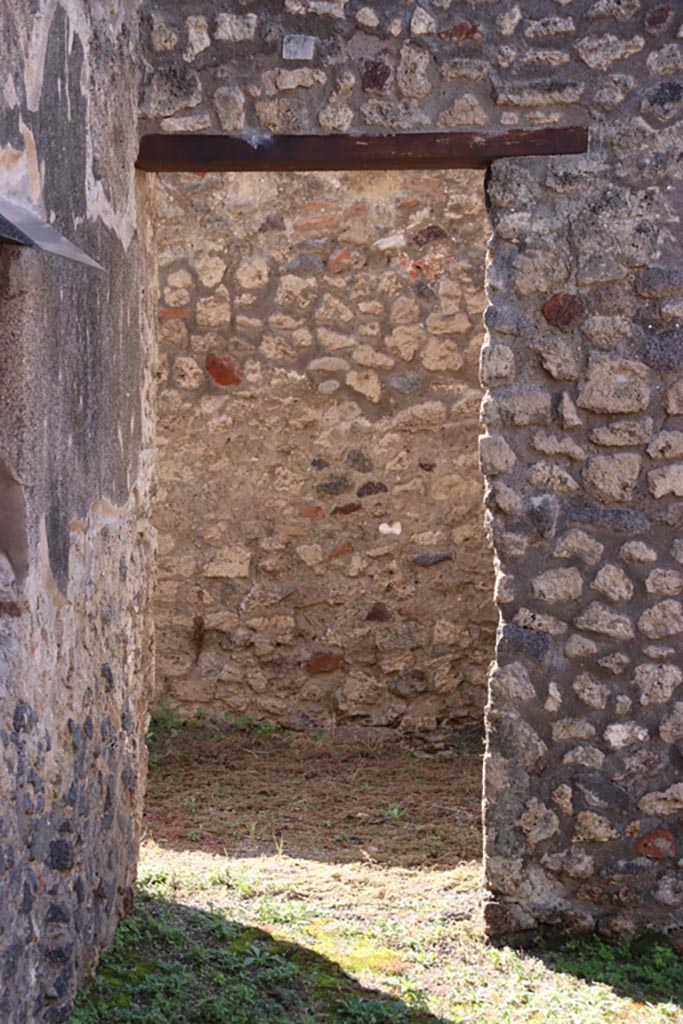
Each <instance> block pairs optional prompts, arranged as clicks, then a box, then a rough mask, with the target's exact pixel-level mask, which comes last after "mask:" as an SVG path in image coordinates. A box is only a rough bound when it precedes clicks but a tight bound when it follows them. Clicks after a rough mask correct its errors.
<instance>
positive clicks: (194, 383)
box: [173, 356, 205, 391]
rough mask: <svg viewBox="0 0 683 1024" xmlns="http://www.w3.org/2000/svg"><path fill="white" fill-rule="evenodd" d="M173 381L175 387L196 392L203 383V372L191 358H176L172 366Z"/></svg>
mask: <svg viewBox="0 0 683 1024" xmlns="http://www.w3.org/2000/svg"><path fill="white" fill-rule="evenodd" d="M173 379H174V382H175V385H176V387H178V388H182V389H183V390H184V391H196V389H197V388H200V387H201V386H202V384H203V383H204V379H205V378H204V370H203V369H202V368H201V366H199V365H198V364H197V363H196V362H195V360H194V359H193V358H192V356H178V358H177V359H176V361H175V363H174V364H173Z"/></svg>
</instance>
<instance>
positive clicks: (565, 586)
mask: <svg viewBox="0 0 683 1024" xmlns="http://www.w3.org/2000/svg"><path fill="white" fill-rule="evenodd" d="M531 590H532V593H533V595H534V597H536V598H538V599H539V600H541V601H547V602H548V603H549V604H556V603H557V602H562V601H575V600H577V599H578V598H579V597H580V596H581V593H582V591H583V577H582V575H581V573H580V572H579V570H578V569H549V570H547V571H546V572H543V573H541V574H540V576H536V578H535V579H534V580H533V581H532V584H531Z"/></svg>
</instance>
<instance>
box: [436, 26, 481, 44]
mask: <svg viewBox="0 0 683 1024" xmlns="http://www.w3.org/2000/svg"><path fill="white" fill-rule="evenodd" d="M439 36H440V37H441V39H448V40H449V41H450V42H452V43H464V42H469V43H480V42H481V41H482V39H483V38H484V33H483V32H482V30H481V26H479V25H476V24H473V23H472V22H470V21H459V22H458V23H457V24H456V25H453V26H451V28H447V29H444V31H443V32H439Z"/></svg>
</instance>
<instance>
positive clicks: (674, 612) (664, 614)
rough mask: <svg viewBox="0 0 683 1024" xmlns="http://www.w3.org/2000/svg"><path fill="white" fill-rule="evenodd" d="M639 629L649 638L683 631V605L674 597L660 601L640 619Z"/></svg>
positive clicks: (658, 638) (652, 638) (659, 637)
mask: <svg viewBox="0 0 683 1024" xmlns="http://www.w3.org/2000/svg"><path fill="white" fill-rule="evenodd" d="M638 629H639V630H640V632H641V633H643V634H644V636H646V637H647V638H648V639H649V640H660V639H661V638H662V637H665V636H678V635H679V634H680V633H683V606H682V605H681V602H680V601H675V600H673V599H670V600H666V601H660V602H659V603H658V604H656V605H654V606H653V607H652V608H648V609H647V611H645V612H643V614H642V615H641V616H640V618H639V619H638Z"/></svg>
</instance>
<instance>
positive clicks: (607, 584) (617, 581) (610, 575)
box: [591, 565, 633, 604]
mask: <svg viewBox="0 0 683 1024" xmlns="http://www.w3.org/2000/svg"><path fill="white" fill-rule="evenodd" d="M591 587H592V589H593V590H597V591H599V593H601V594H602V595H603V596H604V597H606V598H607V600H608V601H612V602H614V603H615V604H617V603H622V602H625V601H630V600H631V598H632V597H633V584H632V582H631V580H630V579H629V578H628V576H627V575H626V573H625V572H624V571H623V569H620V568H619V567H618V566H616V565H603V567H602V568H601V569H600V571H599V572H598V574H597V576H596V577H595V579H594V580H593V582H592V583H591Z"/></svg>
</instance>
